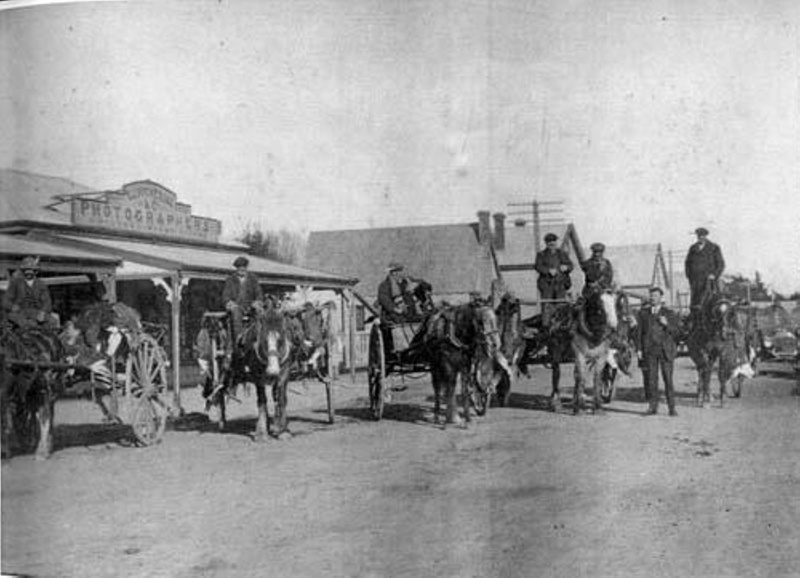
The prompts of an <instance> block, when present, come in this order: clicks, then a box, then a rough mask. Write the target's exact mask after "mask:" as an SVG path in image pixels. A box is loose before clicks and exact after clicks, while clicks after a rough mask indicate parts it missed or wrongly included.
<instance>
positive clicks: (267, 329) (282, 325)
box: [253, 309, 292, 377]
mask: <svg viewBox="0 0 800 578" xmlns="http://www.w3.org/2000/svg"><path fill="white" fill-rule="evenodd" d="M255 329H256V341H255V344H254V345H253V347H254V348H255V352H256V356H257V357H258V359H259V360H260V361H261V362H262V363H263V364H264V367H265V372H266V374H267V375H268V376H270V377H275V376H277V375H279V374H280V372H281V366H282V365H283V364H284V362H285V361H286V360H287V359H288V357H289V354H290V353H291V351H292V343H291V339H290V336H289V331H288V330H287V323H286V319H285V318H284V316H283V314H281V313H280V312H279V311H277V310H273V309H270V310H267V311H264V312H263V313H259V314H257V315H256V319H255Z"/></svg>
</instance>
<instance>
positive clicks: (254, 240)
mask: <svg viewBox="0 0 800 578" xmlns="http://www.w3.org/2000/svg"><path fill="white" fill-rule="evenodd" d="M236 240H237V241H239V242H240V243H244V244H245V245H247V246H248V247H249V248H250V251H251V252H252V253H253V254H254V255H258V256H259V257H265V258H267V259H272V260H274V261H279V262H281V263H288V264H290V265H297V264H299V263H300V261H301V259H302V257H303V253H304V251H305V239H304V238H303V236H302V235H301V234H300V233H296V232H294V231H289V230H287V229H281V230H280V231H269V230H262V229H260V228H259V227H258V225H257V224H256V223H249V224H248V225H247V226H246V227H245V230H244V231H243V232H242V233H241V234H240V235H239V236H238V237H237V238H236Z"/></svg>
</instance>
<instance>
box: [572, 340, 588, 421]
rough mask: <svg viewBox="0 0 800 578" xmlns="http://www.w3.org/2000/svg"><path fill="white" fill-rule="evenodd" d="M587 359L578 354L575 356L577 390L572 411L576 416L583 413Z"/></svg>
mask: <svg viewBox="0 0 800 578" xmlns="http://www.w3.org/2000/svg"><path fill="white" fill-rule="evenodd" d="M586 369H587V367H586V358H585V357H584V355H583V354H581V353H577V352H576V355H575V390H574V393H573V396H572V411H573V413H574V414H575V415H580V414H581V412H583V410H584V407H583V390H584V385H585V384H584V380H585V379H586Z"/></svg>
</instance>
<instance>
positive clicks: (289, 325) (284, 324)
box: [195, 303, 332, 441]
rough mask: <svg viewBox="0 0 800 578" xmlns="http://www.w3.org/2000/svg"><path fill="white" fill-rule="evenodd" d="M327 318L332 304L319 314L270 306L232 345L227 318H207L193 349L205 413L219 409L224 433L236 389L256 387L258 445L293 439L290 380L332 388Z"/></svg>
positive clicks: (220, 315)
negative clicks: (289, 416)
mask: <svg viewBox="0 0 800 578" xmlns="http://www.w3.org/2000/svg"><path fill="white" fill-rule="evenodd" d="M329 314H330V307H329V305H328V304H326V305H325V306H323V307H322V308H315V307H313V305H311V304H310V303H308V304H306V306H304V307H303V308H302V309H301V310H299V311H298V310H289V309H286V310H279V309H277V308H275V307H274V306H270V307H267V309H266V310H263V311H256V312H255V313H254V314H253V315H252V316H251V317H250V319H249V320H248V324H247V325H246V327H245V328H244V330H243V331H242V335H241V336H240V338H239V339H237V341H236V343H230V338H229V336H230V328H229V327H228V326H227V323H226V320H227V316H226V314H225V313H206V315H205V318H204V322H203V326H202V328H201V332H200V334H199V335H198V338H197V343H196V345H195V348H196V350H197V351H198V357H199V358H198V362H199V363H200V366H201V369H202V370H203V372H204V375H205V376H206V380H205V382H204V390H203V395H204V397H205V398H206V409H207V410H210V409H211V408H212V407H217V408H218V412H219V420H218V427H219V429H221V430H222V429H224V428H225V427H226V421H225V420H226V418H225V399H226V397H234V389H235V387H236V386H237V385H238V384H241V383H253V384H254V385H255V388H256V398H257V407H258V418H257V423H256V432H255V436H254V438H255V440H256V441H264V440H265V439H266V438H267V437H268V436H269V435H273V436H274V437H277V438H285V437H288V436H289V435H290V432H289V428H288V422H287V416H286V405H287V388H288V382H289V379H290V377H293V376H298V375H299V376H302V377H306V376H312V377H315V378H317V379H319V380H320V381H323V382H324V383H325V384H326V385H328V386H329V385H330V378H329V370H330V368H329V363H330V360H329V356H328V355H327V353H328V348H329V347H330V343H331V340H332V336H331V333H330V329H329ZM268 386H269V387H271V388H272V395H273V400H274V402H275V424H274V425H275V428H272V427H271V426H272V425H273V424H271V422H270V419H269V414H268V411H267V397H266V388H267V387H268ZM329 394H330V392H329ZM234 399H235V397H234ZM273 429H274V431H273Z"/></svg>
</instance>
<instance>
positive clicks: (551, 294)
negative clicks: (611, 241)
mask: <svg viewBox="0 0 800 578" xmlns="http://www.w3.org/2000/svg"><path fill="white" fill-rule="evenodd" d="M544 243H545V248H544V249H543V250H541V251H539V252H538V253H537V254H536V263H535V264H534V266H533V268H534V269H536V272H537V273H539V278H538V279H537V280H536V287H537V289H539V297H540V298H541V299H543V300H547V299H564V298H565V297H566V296H567V291H568V290H569V288H570V287H571V286H572V281H571V279H570V277H569V274H570V273H571V272H572V269H573V267H574V266H573V264H572V260H571V259H570V258H569V255H567V252H566V251H564V250H563V249H561V248H560V247H559V246H558V237H557V236H556V235H554V234H553V233H548V234H547V235H545V236H544ZM554 306H555V304H554V303H547V302H545V303H542V325H543V326H544V327H549V326H550V318H551V317H552V314H553V308H554Z"/></svg>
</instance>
